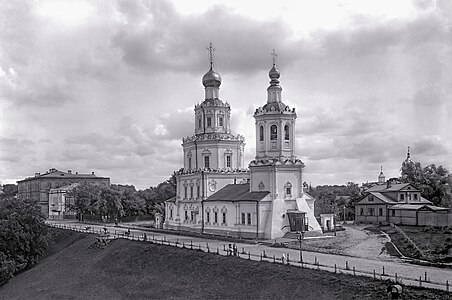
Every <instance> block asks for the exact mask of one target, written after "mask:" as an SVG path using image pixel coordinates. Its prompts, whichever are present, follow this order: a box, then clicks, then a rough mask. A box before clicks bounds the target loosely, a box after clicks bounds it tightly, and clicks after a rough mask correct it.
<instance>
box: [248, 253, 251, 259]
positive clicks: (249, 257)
mask: <svg viewBox="0 0 452 300" xmlns="http://www.w3.org/2000/svg"><path fill="white" fill-rule="evenodd" d="M248 260H251V254H250V252H248Z"/></svg>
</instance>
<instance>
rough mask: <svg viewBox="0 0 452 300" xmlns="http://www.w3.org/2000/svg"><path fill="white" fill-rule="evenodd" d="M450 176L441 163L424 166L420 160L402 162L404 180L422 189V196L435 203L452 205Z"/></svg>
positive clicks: (402, 178)
mask: <svg viewBox="0 0 452 300" xmlns="http://www.w3.org/2000/svg"><path fill="white" fill-rule="evenodd" d="M448 176H449V171H448V170H447V169H446V168H444V167H443V166H441V165H440V166H438V167H437V166H436V165H435V164H431V165H428V166H426V167H425V168H422V167H421V164H420V163H418V162H416V163H413V162H410V163H405V162H404V164H402V173H401V180H402V182H405V183H411V184H413V185H414V186H416V187H417V188H418V189H420V190H421V196H422V197H424V198H426V199H427V200H430V201H432V203H433V204H434V205H441V206H444V207H450V206H451V195H450V194H449V192H448V189H449V186H448Z"/></svg>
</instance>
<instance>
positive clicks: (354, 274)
mask: <svg viewBox="0 0 452 300" xmlns="http://www.w3.org/2000/svg"><path fill="white" fill-rule="evenodd" d="M353 276H356V273H355V266H353Z"/></svg>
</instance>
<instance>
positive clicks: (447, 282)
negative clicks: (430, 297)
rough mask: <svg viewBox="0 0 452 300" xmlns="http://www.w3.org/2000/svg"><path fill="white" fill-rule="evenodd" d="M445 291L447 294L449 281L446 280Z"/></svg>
mask: <svg viewBox="0 0 452 300" xmlns="http://www.w3.org/2000/svg"><path fill="white" fill-rule="evenodd" d="M446 291H447V292H449V280H446Z"/></svg>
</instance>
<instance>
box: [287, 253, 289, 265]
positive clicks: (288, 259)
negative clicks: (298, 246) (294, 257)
mask: <svg viewBox="0 0 452 300" xmlns="http://www.w3.org/2000/svg"><path fill="white" fill-rule="evenodd" d="M289 263H290V260H289V253H287V264H289Z"/></svg>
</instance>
